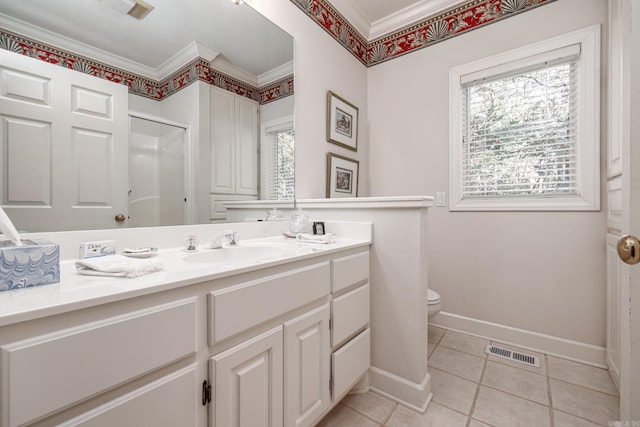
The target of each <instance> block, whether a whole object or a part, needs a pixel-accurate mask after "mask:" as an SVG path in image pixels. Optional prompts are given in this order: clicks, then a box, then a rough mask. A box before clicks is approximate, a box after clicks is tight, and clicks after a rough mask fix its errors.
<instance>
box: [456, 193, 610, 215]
mask: <svg viewBox="0 0 640 427" xmlns="http://www.w3.org/2000/svg"><path fill="white" fill-rule="evenodd" d="M449 210H450V211H452V212H465V211H470V212H473V211H505V212H509V211H550V212H552V211H599V210H600V200H594V201H589V200H585V199H583V198H581V197H578V196H576V197H548V198H535V199H529V198H515V197H514V198H512V197H510V198H508V199H495V198H486V199H463V200H458V201H455V200H452V201H451V205H450V206H449Z"/></svg>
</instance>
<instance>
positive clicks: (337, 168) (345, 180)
mask: <svg viewBox="0 0 640 427" xmlns="http://www.w3.org/2000/svg"><path fill="white" fill-rule="evenodd" d="M359 168H360V162H359V161H358V160H354V159H350V158H348V157H344V156H340V155H338V154H335V153H327V197H328V198H331V197H333V198H337V197H358V174H359Z"/></svg>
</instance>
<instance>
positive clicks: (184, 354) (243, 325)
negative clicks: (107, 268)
mask: <svg viewBox="0 0 640 427" xmlns="http://www.w3.org/2000/svg"><path fill="white" fill-rule="evenodd" d="M368 259H369V250H368V248H367V247H363V246H358V247H351V248H347V249H344V250H339V251H336V252H333V253H332V252H329V253H325V254H323V253H322V252H320V253H319V254H318V255H313V256H310V257H306V258H303V259H298V260H296V261H292V262H290V263H281V264H270V265H266V266H265V267H264V268H257V269H256V268H252V269H245V270H243V271H240V272H238V273H237V274H226V275H222V276H220V277H217V278H215V279H210V280H204V279H202V280H196V281H191V282H190V283H189V284H185V285H183V286H177V287H175V288H170V289H166V288H165V290H163V291H157V292H153V291H152V292H150V293H146V294H142V295H140V294H136V293H134V295H135V296H132V297H129V298H121V299H108V300H107V301H103V302H101V303H94V304H87V305H85V306H83V307H79V308H76V309H75V310H65V309H64V308H62V309H60V310H57V311H56V312H53V313H50V314H49V315H47V316H35V317H33V318H31V319H26V320H22V321H17V322H13V323H8V324H7V323H5V324H4V326H2V327H0V379H1V386H0V427H18V426H34V427H35V426H51V425H63V426H85V427H89V426H90V427H112V426H120V425H122V426H145V425H150V426H151V425H152V426H160V427H164V426H167V427H173V426H180V427H188V426H194V427H205V426H208V427H235V426H252V427H253V426H272V427H281V426H286V427H311V426H313V425H315V424H317V423H318V421H319V420H320V418H321V417H322V416H323V415H325V414H326V413H327V412H328V411H329V410H330V409H331V408H332V407H333V406H335V405H336V404H337V403H338V401H339V399H340V398H342V397H343V396H344V395H345V394H346V393H347V391H348V390H349V389H351V388H352V387H353V386H354V384H355V383H356V382H357V381H358V380H359V379H360V378H361V377H362V376H363V374H364V373H365V372H366V371H367V369H368V368H369V361H370V357H369V329H368V325H369V285H368V274H369V273H368ZM91 280H100V279H95V278H92V279H91ZM105 280H108V279H105ZM112 283H113V284H114V286H115V285H118V286H120V285H122V286H124V285H125V284H127V282H125V281H121V280H120V279H118V280H117V281H114V282H112ZM130 283H131V285H132V286H134V285H135V283H138V282H133V281H132V282H130ZM86 284H87V286H89V287H90V286H92V285H96V284H97V282H86ZM51 286H52V287H50V288H48V289H50V290H54V289H55V288H54V287H53V286H54V285H51ZM42 289H43V290H45V291H46V290H47V288H45V287H42ZM25 291H27V292H28V291H29V290H25ZM330 325H331V328H330Z"/></svg>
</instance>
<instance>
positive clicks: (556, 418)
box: [553, 410, 598, 427]
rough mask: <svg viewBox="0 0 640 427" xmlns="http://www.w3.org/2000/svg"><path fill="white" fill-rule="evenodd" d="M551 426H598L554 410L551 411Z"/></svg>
mask: <svg viewBox="0 0 640 427" xmlns="http://www.w3.org/2000/svg"><path fill="white" fill-rule="evenodd" d="M553 425H554V426H555V427H598V424H594V423H592V422H590V421H587V420H585V419H582V418H577V417H574V416H573V415H569V414H565V413H564V412H560V411H556V410H554V411H553Z"/></svg>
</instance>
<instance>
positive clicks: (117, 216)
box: [116, 214, 126, 222]
mask: <svg viewBox="0 0 640 427" xmlns="http://www.w3.org/2000/svg"><path fill="white" fill-rule="evenodd" d="M125 219H126V218H125V216H124V215H122V214H118V215H116V222H123V221H124V220H125Z"/></svg>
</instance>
